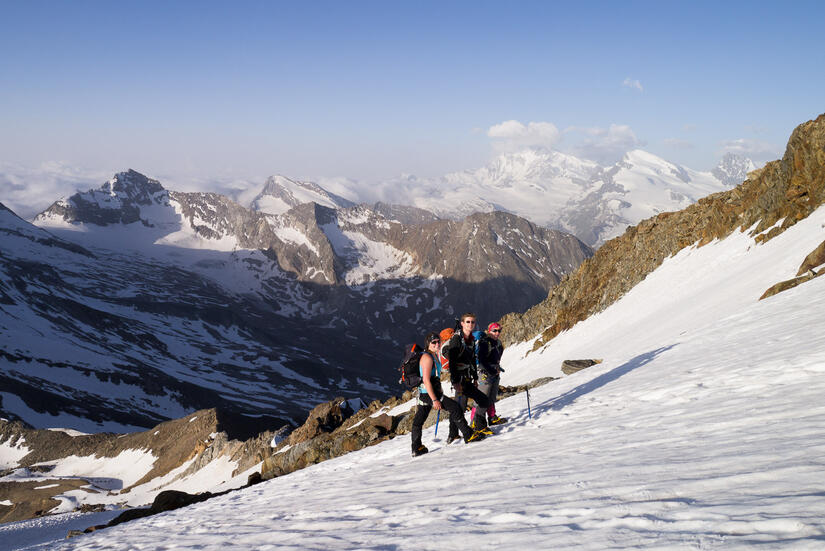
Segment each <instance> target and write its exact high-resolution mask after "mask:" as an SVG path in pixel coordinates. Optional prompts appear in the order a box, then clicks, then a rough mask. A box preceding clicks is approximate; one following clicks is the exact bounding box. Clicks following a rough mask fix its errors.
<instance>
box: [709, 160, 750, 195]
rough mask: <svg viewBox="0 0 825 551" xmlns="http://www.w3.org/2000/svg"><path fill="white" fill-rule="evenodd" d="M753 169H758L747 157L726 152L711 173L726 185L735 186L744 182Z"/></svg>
mask: <svg viewBox="0 0 825 551" xmlns="http://www.w3.org/2000/svg"><path fill="white" fill-rule="evenodd" d="M752 170H756V165H755V164H753V161H751V160H750V159H748V158H747V157H743V156H741V155H737V154H735V153H726V154H725V156H724V157H722V160H721V161H719V164H718V165H716V167H715V168H714V169H713V170H712V171H711V173H712V174H713V175H714V176H715V177H716V178H717V179H718V180H719V181H720V182H722V183H723V184H725V185H726V186H730V187H735V186H738V185H739V184H741V183H742V182H744V181H745V180H746V179H747V177H748V172H751V171H752Z"/></svg>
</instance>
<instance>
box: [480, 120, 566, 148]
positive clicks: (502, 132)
mask: <svg viewBox="0 0 825 551" xmlns="http://www.w3.org/2000/svg"><path fill="white" fill-rule="evenodd" d="M487 136H489V137H490V138H492V139H493V140H494V142H493V143H494V146H495V147H496V148H497V149H498V150H500V151H517V150H520V149H526V148H529V147H541V148H546V149H551V148H552V147H553V146H555V145H556V144H557V143H558V142H559V140H560V139H561V132H559V129H558V128H556V125H555V124H553V123H551V122H529V123H527V124H523V123H521V122H519V121H516V120H509V121H504V122H502V123H499V124H496V125H493V126H491V127H490V128H489V129H488V130H487Z"/></svg>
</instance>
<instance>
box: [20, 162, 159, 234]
mask: <svg viewBox="0 0 825 551" xmlns="http://www.w3.org/2000/svg"><path fill="white" fill-rule="evenodd" d="M168 201H169V194H168V192H167V191H166V190H165V189H164V188H163V186H162V185H161V184H160V182H158V181H157V180H153V179H151V178H147V177H146V176H144V175H143V174H141V173H139V172H136V171H134V170H132V169H129V170H127V171H126V172H119V173H118V174H115V176H114V178H112V179H111V180H109V181H107V182H106V183H105V184H103V185H102V186H100V188H98V189H93V190H90V191H87V192H85V193H75V194H74V195H72V196H71V197H69V198H68V199H67V200H63V199H61V200H59V201H56V202H54V203H53V204H52V205H51V206H50V207H49V208H48V209H46V210H45V211H43V212H42V213H40V214H38V215H37V217H36V218H35V220H34V222H35V223H36V224H38V225H40V224H45V223H47V222H48V221H50V220H51V221H56V220H62V221H64V222H67V223H72V222H77V221H79V222H87V223H90V224H96V225H98V226H107V225H109V224H131V223H132V222H137V221H138V220H140V210H141V209H140V207H141V206H148V205H162V204H167V203H168Z"/></svg>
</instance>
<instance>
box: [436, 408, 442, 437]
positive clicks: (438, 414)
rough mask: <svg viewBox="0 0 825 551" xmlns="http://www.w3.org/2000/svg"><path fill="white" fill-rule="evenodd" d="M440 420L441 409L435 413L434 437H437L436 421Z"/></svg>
mask: <svg viewBox="0 0 825 551" xmlns="http://www.w3.org/2000/svg"><path fill="white" fill-rule="evenodd" d="M440 420H441V410H438V411H437V412H436V413H435V437H436V438H438V422H439V421H440Z"/></svg>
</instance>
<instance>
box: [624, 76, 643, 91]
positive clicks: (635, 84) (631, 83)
mask: <svg viewBox="0 0 825 551" xmlns="http://www.w3.org/2000/svg"><path fill="white" fill-rule="evenodd" d="M622 86H624V87H625V88H633V89H634V90H638V91H639V92H644V91H645V89H644V87H643V86H642V83H641V82H639V81H638V80H636V79H632V78H630V77H627V78H626V79H624V82H622Z"/></svg>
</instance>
